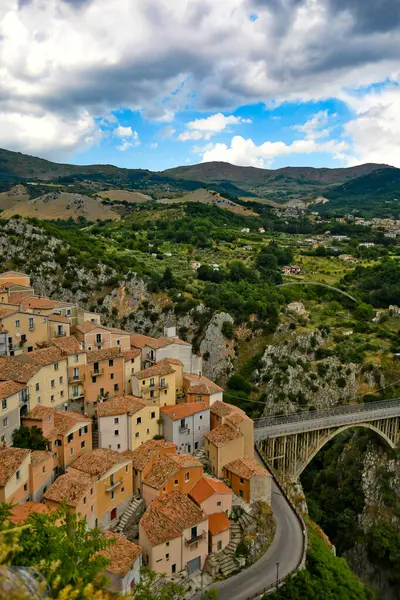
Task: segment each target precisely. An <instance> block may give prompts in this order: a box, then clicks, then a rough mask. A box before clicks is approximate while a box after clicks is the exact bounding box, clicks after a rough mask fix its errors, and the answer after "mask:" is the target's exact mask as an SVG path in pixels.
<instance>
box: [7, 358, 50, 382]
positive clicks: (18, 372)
mask: <svg viewBox="0 0 400 600" xmlns="http://www.w3.org/2000/svg"><path fill="white" fill-rule="evenodd" d="M17 358H18V357H14V356H12V357H11V356H0V380H1V381H9V380H12V381H18V383H28V381H29V380H30V379H31V378H32V377H33V376H34V375H35V374H36V373H37V372H38V371H40V365H38V364H34V363H29V362H24V361H22V360H17Z"/></svg>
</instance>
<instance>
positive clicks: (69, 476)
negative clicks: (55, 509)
mask: <svg viewBox="0 0 400 600" xmlns="http://www.w3.org/2000/svg"><path fill="white" fill-rule="evenodd" d="M93 485H94V479H93V477H90V475H88V474H87V473H82V472H81V471H76V470H75V469H71V468H69V469H68V471H67V472H66V473H65V475H61V476H60V477H58V478H57V479H56V480H55V482H54V483H53V484H52V485H51V487H50V488H49V489H48V490H47V492H45V494H44V498H45V499H46V500H53V501H54V502H66V503H67V504H69V505H70V506H77V505H78V504H79V502H80V500H81V499H82V498H83V496H85V494H87V493H88V490H89V488H90V487H91V486H93Z"/></svg>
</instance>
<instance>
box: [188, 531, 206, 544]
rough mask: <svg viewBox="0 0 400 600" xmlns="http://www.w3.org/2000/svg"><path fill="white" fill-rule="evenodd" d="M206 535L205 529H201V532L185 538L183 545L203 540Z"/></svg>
mask: <svg viewBox="0 0 400 600" xmlns="http://www.w3.org/2000/svg"><path fill="white" fill-rule="evenodd" d="M206 537H207V532H206V531H202V532H201V533H199V534H197V535H195V536H192V537H191V538H189V539H187V538H186V539H185V546H191V545H192V544H196V542H201V540H204V539H205V538H206Z"/></svg>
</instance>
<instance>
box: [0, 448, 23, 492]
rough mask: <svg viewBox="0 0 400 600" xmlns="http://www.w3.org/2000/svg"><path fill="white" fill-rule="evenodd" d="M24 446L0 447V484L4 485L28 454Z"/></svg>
mask: <svg viewBox="0 0 400 600" xmlns="http://www.w3.org/2000/svg"><path fill="white" fill-rule="evenodd" d="M29 453H30V450H27V449H26V448H0V486H1V487H4V486H5V485H6V484H7V482H8V481H9V480H10V478H11V477H12V476H13V475H14V473H15V471H17V470H18V469H19V467H20V466H21V464H22V463H23V461H24V460H25V459H26V457H27V456H29Z"/></svg>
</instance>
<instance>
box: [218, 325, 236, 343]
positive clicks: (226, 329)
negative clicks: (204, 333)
mask: <svg viewBox="0 0 400 600" xmlns="http://www.w3.org/2000/svg"><path fill="white" fill-rule="evenodd" d="M221 333H222V335H223V336H225V337H226V338H228V340H231V339H232V338H233V337H234V336H235V327H234V325H233V323H231V322H230V321H224V322H223V324H222V327H221Z"/></svg>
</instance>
